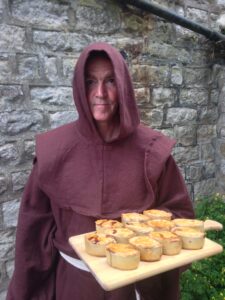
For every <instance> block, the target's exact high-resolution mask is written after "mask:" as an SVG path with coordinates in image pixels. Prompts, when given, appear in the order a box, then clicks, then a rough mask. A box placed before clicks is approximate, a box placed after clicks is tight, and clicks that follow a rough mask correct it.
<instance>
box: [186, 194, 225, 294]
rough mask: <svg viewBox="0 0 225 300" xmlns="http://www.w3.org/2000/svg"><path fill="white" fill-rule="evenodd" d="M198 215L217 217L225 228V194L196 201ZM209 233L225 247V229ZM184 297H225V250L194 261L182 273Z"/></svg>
mask: <svg viewBox="0 0 225 300" xmlns="http://www.w3.org/2000/svg"><path fill="white" fill-rule="evenodd" d="M195 212H196V219H201V220H207V219H211V220H215V221H218V222H220V223H221V224H223V227H224V228H225V195H220V194H216V195H212V196H207V197H202V198H200V199H199V200H197V201H196V205H195ZM207 237H208V238H209V239H211V240H213V241H215V242H217V243H218V244H220V245H222V246H223V248H224V249H225V230H222V231H210V232H207ZM180 284H181V299H182V300H225V251H223V252H222V253H220V254H218V255H215V256H212V257H209V258H206V259H203V260H200V261H197V262H194V263H192V265H191V267H190V268H189V269H188V270H187V271H186V272H184V273H183V274H182V276H181V281H180Z"/></svg>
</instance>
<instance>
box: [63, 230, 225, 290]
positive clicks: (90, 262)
mask: <svg viewBox="0 0 225 300" xmlns="http://www.w3.org/2000/svg"><path fill="white" fill-rule="evenodd" d="M69 243H70V244H71V246H72V247H73V249H74V250H75V252H76V253H77V255H78V256H79V257H80V259H81V260H83V261H84V263H85V264H86V265H87V266H88V268H89V269H90V271H91V273H92V274H93V275H94V277H95V278H96V280H97V281H98V283H99V284H100V285H101V287H102V288H103V289H104V290H106V291H111V290H114V289H116V288H119V287H123V286H126V285H128V284H131V283H134V282H136V281H139V280H141V279H145V278H147V277H151V276H154V275H157V274H160V273H163V272H165V271H168V270H171V269H174V268H177V267H180V266H183V265H186V264H189V263H191V262H193V261H197V260H200V259H203V258H206V257H209V256H213V255H216V254H218V253H220V252H222V251H223V247H222V246H221V245H219V244H217V243H215V242H213V241H211V240H209V239H207V238H206V239H205V244H204V247H203V248H202V249H200V250H181V253H180V254H178V255H173V256H166V255H163V256H162V258H161V260H160V261H157V262H140V264H139V267H138V268H137V269H136V270H132V271H121V270H117V269H114V268H112V267H110V266H109V265H108V264H107V262H106V258H105V257H100V258H99V257H96V256H91V255H89V254H87V253H86V252H85V248H84V235H83V234H82V235H77V236H73V237H71V238H70V239H69Z"/></svg>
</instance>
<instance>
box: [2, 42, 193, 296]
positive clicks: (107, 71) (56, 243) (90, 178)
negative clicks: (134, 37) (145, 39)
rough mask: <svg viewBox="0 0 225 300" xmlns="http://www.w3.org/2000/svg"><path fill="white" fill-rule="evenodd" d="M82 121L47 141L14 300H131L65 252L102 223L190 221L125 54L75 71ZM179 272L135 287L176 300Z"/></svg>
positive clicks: (131, 291) (25, 209)
mask: <svg viewBox="0 0 225 300" xmlns="http://www.w3.org/2000/svg"><path fill="white" fill-rule="evenodd" d="M73 94H74V100H75V104H76V107H77V110H78V113H79V119H78V120H77V121H76V122H73V123H71V124H67V125H64V126H62V127H60V128H57V129H54V130H51V131H49V132H47V133H44V134H41V135H39V136H38V137H37V141H36V144H37V146H36V158H35V160H34V166H33V170H32V173H31V175H30V178H29V181H28V183H27V186H26V189H25V192H24V196H23V199H22V203H21V208H20V214H19V222H18V230H17V240H16V258H15V271H14V274H13V278H12V280H11V283H10V286H9V291H8V295H7V300H53V299H56V300H68V299H77V300H81V299H82V300H89V299H92V300H103V299H110V300H133V299H136V296H135V286H134V285H128V286H126V287H123V288H120V289H117V290H114V291H112V292H105V291H104V290H103V289H102V288H101V287H100V286H99V285H98V283H97V282H96V280H95V278H94V277H93V276H92V275H91V273H90V272H88V270H87V269H86V267H85V265H84V264H83V263H82V262H81V261H80V260H79V259H78V257H77V256H76V253H75V252H74V251H73V250H72V248H71V247H70V245H69V243H68V238H69V237H70V236H73V235H77V234H82V233H85V232H89V231H93V230H94V229H95V220H97V219H100V218H108V219H118V218H119V217H120V215H121V213H124V212H133V211H135V212H142V211H143V210H145V209H150V208H159V209H164V210H167V211H171V212H172V213H173V216H174V217H188V218H192V217H193V215H194V214H193V208H192V205H191V201H190V199H189V197H188V193H187V190H186V188H185V184H184V181H183V179H182V176H181V174H180V172H179V170H178V168H177V166H176V164H175V162H174V160H173V158H172V156H171V154H170V153H171V149H172V147H173V145H174V141H172V140H170V139H168V138H167V137H165V136H163V135H162V134H160V133H158V132H156V131H154V130H152V129H150V128H148V127H145V126H142V125H140V124H139V123H140V122H139V115H138V110H137V106H136V102H135V97H134V90H133V87H132V82H131V78H130V75H129V72H128V69H127V66H126V63H125V62H124V60H123V58H122V56H121V55H120V53H119V52H118V51H117V50H116V49H114V48H113V47H111V46H110V45H108V44H106V43H94V44H92V45H89V46H88V47H87V48H86V49H84V51H83V52H82V53H81V55H80V58H79V60H78V62H77V65H76V68H75V72H74V80H73ZM179 272H180V271H179V269H176V270H173V271H170V272H166V273H164V274H161V275H158V276H155V277H153V278H149V279H146V280H144V281H141V282H139V283H137V284H136V289H137V290H138V291H139V293H140V295H141V299H144V300H161V299H162V300H164V299H167V300H168V299H169V300H176V299H178V297H179V296H178V294H179V293H178V292H179V288H178V286H179Z"/></svg>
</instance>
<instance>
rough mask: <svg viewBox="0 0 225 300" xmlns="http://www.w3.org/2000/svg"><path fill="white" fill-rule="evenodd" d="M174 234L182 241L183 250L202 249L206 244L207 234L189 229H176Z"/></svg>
mask: <svg viewBox="0 0 225 300" xmlns="http://www.w3.org/2000/svg"><path fill="white" fill-rule="evenodd" d="M173 232H174V233H175V234H176V235H178V236H179V237H180V238H181V240H182V248H183V249H188V250H197V249H201V248H203V246H204V242H205V233H204V232H202V231H199V230H196V229H194V228H189V227H174V228H173Z"/></svg>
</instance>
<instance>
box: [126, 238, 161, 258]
mask: <svg viewBox="0 0 225 300" xmlns="http://www.w3.org/2000/svg"><path fill="white" fill-rule="evenodd" d="M129 243H130V244H131V245H132V246H134V247H135V248H136V249H138V250H139V251H140V254H141V260H143V261H157V260H160V258H161V256H162V245H161V243H159V242H158V241H156V240H154V239H152V238H150V237H148V236H135V237H132V238H131V239H130V240H129Z"/></svg>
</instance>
